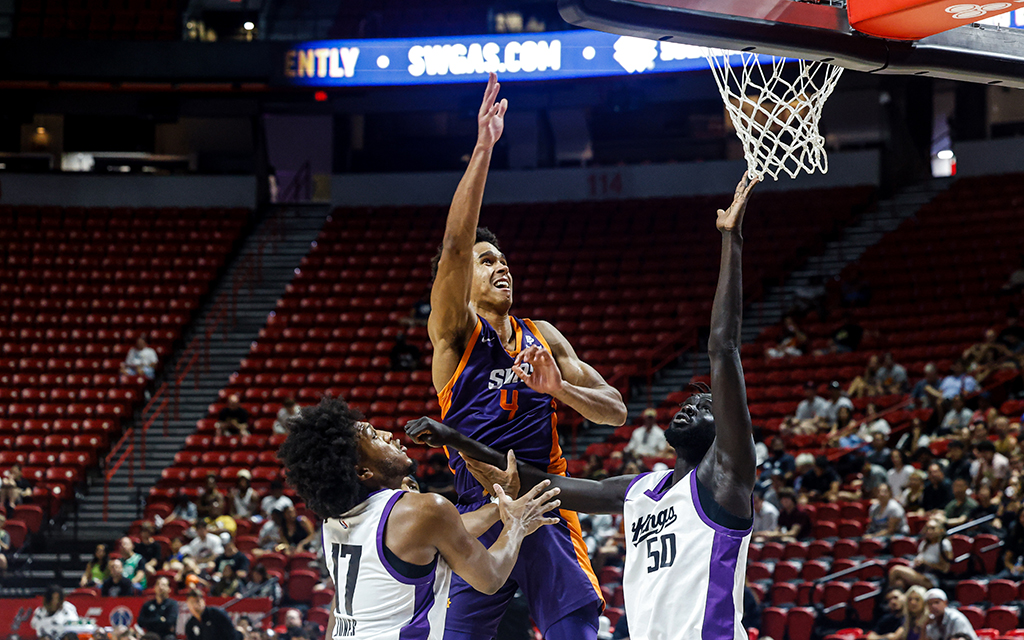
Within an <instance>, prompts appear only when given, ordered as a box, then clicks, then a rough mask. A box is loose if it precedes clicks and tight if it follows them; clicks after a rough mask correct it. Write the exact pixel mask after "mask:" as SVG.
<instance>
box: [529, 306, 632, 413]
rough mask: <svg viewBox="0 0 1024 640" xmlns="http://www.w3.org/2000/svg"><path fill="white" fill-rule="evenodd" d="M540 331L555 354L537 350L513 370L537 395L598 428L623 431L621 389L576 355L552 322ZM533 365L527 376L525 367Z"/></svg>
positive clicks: (530, 352)
mask: <svg viewBox="0 0 1024 640" xmlns="http://www.w3.org/2000/svg"><path fill="white" fill-rule="evenodd" d="M537 329H538V330H539V331H540V332H541V334H543V336H544V339H545V340H547V342H548V344H549V345H550V346H551V353H548V352H547V351H546V350H544V349H542V348H540V347H538V346H533V347H529V348H527V349H524V350H523V351H522V352H520V354H519V355H518V356H517V357H516V363H515V366H514V367H513V368H512V370H513V371H514V372H515V374H516V375H517V376H518V377H519V379H520V380H522V381H523V382H525V383H526V385H527V386H528V387H530V388H531V389H533V390H534V391H539V392H541V393H546V394H548V395H550V396H551V397H552V398H554V399H555V400H558V401H559V402H561V403H563V404H566V405H568V406H570V407H572V408H573V409H575V410H576V411H578V412H579V414H580V415H582V416H583V417H584V418H586V419H587V420H590V421H591V422H594V423H597V424H610V425H613V426H616V427H621V426H622V425H624V424H626V417H627V416H626V404H625V403H624V402H623V401H622V394H621V393H619V391H618V389H616V388H615V387H613V386H611V385H610V384H608V383H607V382H605V380H604V378H602V377H601V374H600V373H598V372H597V370H595V369H594V368H593V367H591V366H590V365H589V364H587V363H586V362H583V361H582V360H580V359H579V357H578V356H577V355H576V351H575V350H574V349H573V348H572V345H571V344H569V341H568V340H566V339H565V336H563V335H562V333H561V332H560V331H559V330H558V329H556V328H555V326H554V325H552V324H551V323H550V322H542V321H539V322H537ZM524 362H525V363H527V364H529V365H530V371H529V372H527V371H526V370H525V369H524V368H523V367H522V364H523V363H524Z"/></svg>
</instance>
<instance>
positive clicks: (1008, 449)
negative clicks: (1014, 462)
mask: <svg viewBox="0 0 1024 640" xmlns="http://www.w3.org/2000/svg"><path fill="white" fill-rule="evenodd" d="M991 425H992V426H991V428H990V429H989V434H990V435H992V436H995V441H994V442H993V443H992V444H993V445H994V446H995V448H996V453H998V454H1001V455H1004V456H1010V455H1013V453H1014V452H1016V451H1017V446H1018V441H1017V435H1018V434H1019V433H1020V423H1019V422H1016V423H1011V422H1010V419H1009V418H1007V417H1006V416H998V417H996V418H995V419H994V420H992V421H991Z"/></svg>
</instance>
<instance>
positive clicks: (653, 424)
mask: <svg viewBox="0 0 1024 640" xmlns="http://www.w3.org/2000/svg"><path fill="white" fill-rule="evenodd" d="M643 417H644V423H643V425H641V426H639V427H637V428H636V430H634V431H633V435H631V436H630V438H629V444H627V445H626V448H625V449H623V452H625V453H630V454H632V455H633V456H634V457H637V458H644V457H647V456H660V455H662V454H663V453H665V452H666V450H667V449H669V448H670V447H669V446H668V442H666V441H665V430H664V429H662V428H661V427H659V426H658V422H657V420H658V412H657V411H655V410H654V409H651V408H647V409H644V416H643Z"/></svg>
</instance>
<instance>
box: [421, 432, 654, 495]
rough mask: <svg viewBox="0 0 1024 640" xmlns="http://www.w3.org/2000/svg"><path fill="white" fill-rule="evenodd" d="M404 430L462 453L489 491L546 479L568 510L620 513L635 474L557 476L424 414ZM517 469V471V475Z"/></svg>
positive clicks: (510, 488) (526, 484)
mask: <svg viewBox="0 0 1024 640" xmlns="http://www.w3.org/2000/svg"><path fill="white" fill-rule="evenodd" d="M405 432H406V433H408V434H409V435H410V436H411V437H412V438H413V439H414V440H416V441H417V442H423V443H425V444H429V445H430V446H432V447H441V446H446V447H452V448H454V449H457V450H458V451H459V453H460V454H462V457H463V460H464V461H465V463H466V469H467V470H468V471H469V472H470V473H472V474H473V477H474V478H476V479H477V481H478V482H479V483H480V484H481V485H483V486H484V487H485V488H487V489H488V491H490V489H489V487H492V486H494V485H495V484H497V485H500V486H501V487H503V488H504V490H505V491H507V492H510V493H514V491H515V486H516V484H518V482H520V478H521V482H522V484H523V485H524V486H527V487H528V486H531V485H534V484H537V483H538V482H541V481H544V480H547V481H549V482H550V483H551V486H552V487H554V488H557V489H559V490H560V491H561V493H560V494H559V496H558V497H559V499H560V500H561V501H562V506H563V507H565V508H566V509H569V510H570V511H582V512H583V513H622V504H623V501H624V500H625V496H626V488H627V487H628V486H629V483H630V482H631V481H632V480H633V478H635V477H636V476H616V477H614V478H608V479H606V480H602V481H600V482H598V481H595V480H583V479H580V478H567V477H565V476H556V475H554V474H550V473H547V472H546V471H542V470H540V469H538V468H536V467H534V466H531V465H528V464H525V463H523V462H518V463H517V462H516V458H515V454H514V453H513V452H512V451H509V452H508V454H507V455H503V454H501V453H500V452H498V451H495V450H494V449H492V448H490V447H488V446H486V445H483V444H480V443H479V442H477V441H476V440H473V439H471V438H469V437H467V436H464V435H462V434H461V433H459V432H458V431H456V430H455V429H452V428H451V427H449V426H448V425H446V424H442V423H440V422H437V421H436V420H432V419H431V418H427V417H423V418H418V419H416V420H411V421H410V422H409V423H408V424H406V426H405ZM513 469H515V470H516V471H513ZM516 472H518V477H517V473H516Z"/></svg>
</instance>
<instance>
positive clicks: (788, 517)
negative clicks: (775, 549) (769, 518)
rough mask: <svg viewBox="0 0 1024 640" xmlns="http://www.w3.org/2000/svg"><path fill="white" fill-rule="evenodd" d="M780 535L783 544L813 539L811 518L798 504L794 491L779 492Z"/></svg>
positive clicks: (783, 490)
mask: <svg viewBox="0 0 1024 640" xmlns="http://www.w3.org/2000/svg"><path fill="white" fill-rule="evenodd" d="M779 503H780V504H781V505H782V507H781V509H779V535H778V536H777V539H779V540H781V541H783V542H789V541H792V540H806V539H808V538H810V537H811V516H810V515H809V514H808V513H807V512H806V511H804V510H803V509H802V508H801V507H800V506H799V505H797V503H796V494H795V493H794V492H793V490H792V489H789V488H785V489H781V490H780V491H779Z"/></svg>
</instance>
